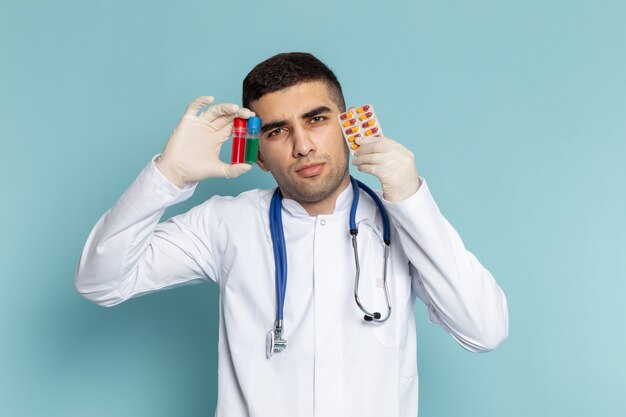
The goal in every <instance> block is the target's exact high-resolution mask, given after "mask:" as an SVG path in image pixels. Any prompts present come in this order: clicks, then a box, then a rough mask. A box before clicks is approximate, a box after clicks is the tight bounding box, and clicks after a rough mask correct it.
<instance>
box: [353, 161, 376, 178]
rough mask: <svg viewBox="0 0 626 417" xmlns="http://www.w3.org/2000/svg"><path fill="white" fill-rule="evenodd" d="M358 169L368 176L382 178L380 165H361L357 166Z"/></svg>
mask: <svg viewBox="0 0 626 417" xmlns="http://www.w3.org/2000/svg"><path fill="white" fill-rule="evenodd" d="M357 169H358V170H359V171H361V172H365V173H367V174H372V175H374V176H375V177H379V178H380V170H381V167H380V165H375V164H361V165H359V166H357Z"/></svg>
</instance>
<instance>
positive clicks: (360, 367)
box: [76, 158, 508, 417]
mask: <svg viewBox="0 0 626 417" xmlns="http://www.w3.org/2000/svg"><path fill="white" fill-rule="evenodd" d="M194 189H195V184H193V185H189V186H187V187H186V188H185V189H183V190H180V189H178V188H177V187H175V186H174V185H173V184H171V183H170V182H169V181H168V180H167V179H166V178H165V177H164V176H163V175H162V174H161V173H160V172H159V171H158V170H157V169H156V167H155V165H154V158H153V160H152V161H151V162H150V163H149V164H148V165H147V166H146V167H145V168H144V170H143V171H142V172H141V173H140V175H139V176H138V177H137V179H136V180H135V181H134V182H133V184H132V185H131V186H130V187H129V189H128V190H127V191H126V192H125V193H124V194H123V195H122V197H121V198H120V199H119V200H118V201H117V203H116V204H115V205H114V206H113V207H112V208H111V209H110V210H109V211H107V212H106V213H105V214H104V215H103V216H102V218H100V220H99V221H98V223H97V224H96V225H95V227H94V229H93V230H92V231H91V234H90V235H89V237H88V239H87V243H86V245H85V248H84V251H83V253H82V256H81V259H80V262H79V265H78V268H77V272H76V289H77V290H78V291H79V292H80V293H81V294H82V295H83V296H84V297H85V298H87V299H89V300H91V301H93V302H95V303H98V304H100V305H103V306H113V305H116V304H119V303H121V302H123V301H125V300H127V299H129V298H131V297H134V296H139V295H143V294H147V293H150V292H154V291H158V290H162V289H167V288H173V287H177V286H181V285H187V284H191V283H199V282H205V281H209V280H211V281H214V282H216V283H217V284H218V285H219V286H220V306H219V311H220V319H219V320H220V331H219V342H218V347H219V373H218V381H219V382H218V405H217V410H216V416H219V417H231V416H237V417H239V416H253V417H283V416H284V417H296V416H300V417H311V416H323V417H347V416H359V417H395V416H403V417H404V416H416V415H417V400H418V376H417V364H416V331H415V318H414V310H413V306H414V301H415V297H416V296H417V297H419V298H420V299H422V301H424V302H425V303H426V304H427V305H428V309H429V312H430V319H431V320H432V321H433V322H435V323H437V324H439V325H441V326H442V327H443V328H444V329H445V330H446V331H447V332H449V333H450V334H451V335H452V336H453V337H454V338H455V339H456V340H457V341H458V343H460V344H461V346H463V347H464V348H466V349H468V350H471V351H486V350H490V349H493V348H495V347H496V346H497V345H499V344H500V342H501V341H502V340H504V339H505V338H506V337H507V335H508V312H507V303H506V298H505V296H504V293H503V292H502V290H501V289H500V287H499V286H498V285H497V283H496V282H495V280H494V279H493V277H492V276H491V274H490V273H489V272H488V271H487V270H486V269H485V268H484V267H483V266H482V265H481V264H480V263H479V261H478V260H477V259H476V258H475V257H474V256H473V255H472V254H471V253H470V252H468V251H467V250H466V249H465V248H464V246H463V243H462V241H461V239H460V238H459V236H458V234H457V233H456V231H455V230H454V229H453V228H452V226H451V225H450V224H449V223H448V222H447V221H446V219H445V218H444V217H443V216H442V215H441V213H440V212H439V209H438V208H437V205H436V204H435V202H434V201H433V199H432V197H431V195H430V192H429V190H428V186H427V184H426V182H425V181H424V179H422V185H421V187H420V189H419V190H418V191H417V192H416V193H415V194H414V195H413V196H411V197H409V198H408V199H407V200H405V201H402V202H399V203H390V202H387V201H384V200H383V202H384V204H385V207H386V208H387V211H388V213H389V216H390V220H391V223H392V228H391V255H390V265H389V274H388V282H389V287H390V293H391V304H392V313H391V317H390V318H389V320H387V322H385V323H382V324H380V323H373V322H365V321H364V320H363V313H362V312H361V311H360V310H359V309H358V307H357V306H356V304H355V302H354V296H353V291H354V276H355V265H354V256H353V250H352V245H351V240H350V234H349V231H348V229H349V227H348V218H349V211H350V204H351V202H352V188H351V185H348V187H347V188H346V189H345V190H344V191H343V192H342V193H341V195H340V196H339V197H338V199H337V203H336V207H335V211H334V213H333V214H329V215H319V216H316V217H310V216H309V215H308V214H307V212H306V211H305V210H304V209H303V208H302V206H301V205H300V204H299V203H297V202H296V201H294V200H290V199H287V198H285V199H284V200H283V224H284V233H285V241H286V247H287V265H288V280H287V292H286V298H285V306H284V329H285V334H284V336H285V338H286V339H287V349H286V350H285V351H284V352H282V353H278V354H275V355H274V356H273V357H272V358H270V359H267V358H266V356H265V338H266V334H267V332H268V331H270V330H271V329H273V324H274V320H275V318H276V292H275V281H274V279H275V276H274V257H273V251H272V243H271V237H270V233H269V218H268V213H269V203H270V199H271V196H272V192H273V191H274V190H259V189H255V190H250V191H247V192H244V193H242V194H240V195H239V196H237V197H221V196H214V197H212V198H210V199H209V200H207V201H205V202H204V203H202V204H200V205H198V206H196V207H194V208H193V209H191V210H189V211H188V212H187V213H184V214H182V215H179V216H175V217H172V218H171V219H169V220H167V221H166V222H164V223H158V222H159V219H160V218H161V216H162V215H163V212H164V211H165V209H166V208H167V207H169V206H171V205H173V204H175V203H178V202H181V201H184V200H186V199H187V198H189V197H190V196H191V195H192V193H193V191H194ZM379 195H380V193H379ZM363 219H366V220H365V222H367V221H369V222H370V223H371V224H372V225H373V227H378V228H380V230H382V222H381V217H380V214H379V213H378V211H377V209H376V205H375V204H374V202H373V200H372V199H371V198H370V197H369V196H368V195H367V194H365V193H364V192H363V191H361V196H360V199H359V206H358V211H357V215H356V220H357V222H359V221H361V220H363ZM358 242H359V253H360V261H361V286H360V296H361V299H362V301H363V303H364V305H365V307H366V308H368V309H369V310H370V311H380V312H381V313H383V314H384V312H385V311H386V310H385V305H386V304H385V298H384V292H383V290H382V288H381V287H380V286H381V277H382V265H383V264H382V260H383V258H382V256H383V248H382V246H381V245H380V243H379V238H378V235H377V234H376V233H375V231H374V229H373V228H372V227H371V226H366V225H365V224H364V223H361V227H360V228H359V236H358Z"/></svg>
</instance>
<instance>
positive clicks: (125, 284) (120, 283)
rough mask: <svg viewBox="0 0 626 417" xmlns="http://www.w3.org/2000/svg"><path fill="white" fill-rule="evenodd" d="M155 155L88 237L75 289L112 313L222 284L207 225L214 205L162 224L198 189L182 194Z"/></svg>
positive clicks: (190, 189)
mask: <svg viewBox="0 0 626 417" xmlns="http://www.w3.org/2000/svg"><path fill="white" fill-rule="evenodd" d="M157 156H158V155H155V156H154V157H153V158H152V160H151V161H150V163H149V164H148V165H147V166H146V167H145V168H144V169H143V170H142V171H141V173H140V174H139V175H138V177H137V178H136V179H135V181H134V182H133V183H132V184H131V186H130V187H129V188H128V189H127V190H126V191H125V192H124V194H123V195H122V196H121V197H120V198H119V200H118V201H117V202H116V203H115V204H114V205H113V207H111V208H110V209H109V210H108V211H107V212H106V213H105V214H104V215H102V217H101V218H100V219H99V220H98V222H97V223H96V225H95V226H94V227H93V229H92V230H91V233H90V234H89V236H88V237H87V241H86V243H85V247H84V249H83V252H82V254H81V257H80V260H79V262H78V265H77V268H76V275H75V288H76V290H77V291H78V292H79V293H80V294H81V295H82V296H83V297H85V298H86V299H88V300H90V301H92V302H94V303H96V304H99V305H101V306H105V307H110V306H114V305H117V304H120V303H122V302H123V301H125V300H128V299H129V298H132V297H136V296H140V295H145V294H149V293H152V292H156V291H159V290H164V289H170V288H175V287H179V286H183V285H190V284H195V283H200V282H206V281H209V280H213V281H217V271H218V268H217V267H216V266H215V262H214V259H213V254H212V249H211V245H210V239H208V238H207V236H205V235H206V234H208V225H207V224H206V223H207V222H206V219H207V217H208V216H207V214H208V212H210V210H211V207H212V203H213V200H212V199H209V200H207V201H206V202H205V203H204V204H201V205H199V206H196V207H194V208H193V209H192V210H189V211H188V212H187V213H185V214H181V215H179V216H175V217H172V218H170V219H168V220H167V221H165V222H163V223H159V220H160V218H161V216H162V215H163V213H164V212H165V210H166V209H167V208H168V207H170V206H172V205H174V204H176V203H179V202H182V201H185V200H187V199H188V198H189V197H191V195H192V194H193V192H194V190H195V188H196V185H197V183H193V184H188V185H187V186H186V187H185V188H184V189H182V190H181V189H179V188H177V187H176V186H175V185H174V184H172V183H171V182H169V181H168V180H167V178H166V177H165V176H163V174H161V173H160V172H159V170H158V169H157V168H156V166H155V164H154V160H155V158H156V157H157Z"/></svg>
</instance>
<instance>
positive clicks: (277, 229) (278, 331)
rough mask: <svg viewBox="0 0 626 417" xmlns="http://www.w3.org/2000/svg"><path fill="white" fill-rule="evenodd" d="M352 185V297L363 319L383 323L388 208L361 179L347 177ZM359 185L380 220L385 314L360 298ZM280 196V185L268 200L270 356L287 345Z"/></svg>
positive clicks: (283, 238)
mask: <svg viewBox="0 0 626 417" xmlns="http://www.w3.org/2000/svg"><path fill="white" fill-rule="evenodd" d="M350 183H351V184H352V194H353V197H352V207H351V208H350V235H351V236H352V247H353V248H354V262H355V264H356V277H355V279H354V300H355V301H356V304H357V306H359V308H360V309H361V311H362V312H363V313H365V316H364V317H363V318H364V319H365V321H374V322H378V323H382V322H384V321H386V320H387V319H388V318H389V316H390V315H391V300H390V298H389V288H388V287H387V260H388V259H389V245H390V243H391V240H390V234H391V233H390V227H389V216H388V215H387V210H385V206H383V202H382V201H381V200H380V198H379V197H378V196H377V195H376V194H375V193H374V191H372V189H371V188H369V187H368V186H367V185H365V184H363V183H362V182H361V181H359V180H356V179H354V178H353V177H352V176H350ZM359 187H360V188H361V189H362V190H363V191H365V192H366V193H367V194H369V195H370V197H372V199H373V200H374V202H375V203H376V206H378V210H379V211H380V214H381V216H382V219H383V241H384V243H385V246H384V248H385V255H384V264H383V286H384V291H385V299H386V302H387V314H386V315H385V317H382V316H381V314H380V313H379V312H374V313H370V312H369V311H368V310H367V309H366V308H365V307H363V304H361V301H360V299H359V276H360V273H361V268H360V265H359V251H358V248H357V240H356V237H357V234H358V233H359V229H358V227H357V225H356V220H355V217H356V209H357V206H358V204H359ZM282 199H283V195H282V193H281V192H280V188H276V191H275V192H274V195H273V196H272V201H271V203H270V213H269V216H270V232H271V235H272V246H273V248H274V263H275V266H276V301H277V303H276V321H275V323H274V329H273V330H271V331H270V332H269V333H268V334H267V339H266V354H267V357H268V358H270V357H271V356H272V354H274V353H279V352H282V351H283V350H285V348H286V347H287V340H285V338H284V337H283V307H284V304H285V291H286V289H287V250H286V248H285V233H284V231H283V218H282Z"/></svg>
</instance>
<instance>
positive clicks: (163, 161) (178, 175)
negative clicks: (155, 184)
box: [154, 154, 189, 189]
mask: <svg viewBox="0 0 626 417" xmlns="http://www.w3.org/2000/svg"><path fill="white" fill-rule="evenodd" d="M154 165H155V166H156V168H157V169H158V170H159V171H160V172H161V174H163V175H164V176H165V178H167V179H168V180H169V181H170V182H171V183H172V184H174V185H175V186H176V187H178V188H180V189H183V188H184V187H185V185H186V184H187V183H188V182H189V176H188V175H187V174H186V173H185V172H183V171H182V170H181V169H180V168H178V167H177V166H176V165H175V164H173V163H172V162H171V161H170V160H169V159H168V158H167V157H166V156H164V155H163V154H161V155H159V156H157V158H156V159H155V161H154Z"/></svg>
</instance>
